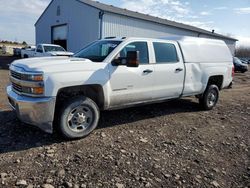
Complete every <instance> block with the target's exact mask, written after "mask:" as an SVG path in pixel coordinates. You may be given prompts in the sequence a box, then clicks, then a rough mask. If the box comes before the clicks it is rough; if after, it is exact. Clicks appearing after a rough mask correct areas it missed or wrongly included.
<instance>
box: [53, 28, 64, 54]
mask: <svg viewBox="0 0 250 188" xmlns="http://www.w3.org/2000/svg"><path fill="white" fill-rule="evenodd" d="M67 36H68V26H67V25H60V26H54V27H52V43H53V44H57V45H60V46H62V47H63V48H65V49H66V50H67Z"/></svg>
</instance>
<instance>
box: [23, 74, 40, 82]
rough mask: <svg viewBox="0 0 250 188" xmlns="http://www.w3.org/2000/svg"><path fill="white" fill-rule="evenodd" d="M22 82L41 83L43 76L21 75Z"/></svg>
mask: <svg viewBox="0 0 250 188" xmlns="http://www.w3.org/2000/svg"><path fill="white" fill-rule="evenodd" d="M22 80H27V81H43V75H42V74H23V77H22Z"/></svg>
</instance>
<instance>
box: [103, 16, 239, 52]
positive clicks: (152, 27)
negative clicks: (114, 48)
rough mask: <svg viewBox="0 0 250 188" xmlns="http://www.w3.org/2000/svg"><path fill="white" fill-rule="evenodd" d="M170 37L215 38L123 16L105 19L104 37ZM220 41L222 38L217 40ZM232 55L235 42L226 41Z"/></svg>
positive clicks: (106, 17) (105, 17)
mask: <svg viewBox="0 0 250 188" xmlns="http://www.w3.org/2000/svg"><path fill="white" fill-rule="evenodd" d="M108 36H119V37H152V38H154V37H157V38H160V37H169V36H192V37H198V36H199V37H205V38H215V37H213V36H209V35H199V33H198V32H194V31H188V30H184V29H179V28H176V27H171V26H166V25H161V24H158V23H153V22H149V21H144V20H140V19H136V18H131V17H126V16H123V15H118V14H112V13H105V14H104V17H103V37H108ZM215 39H220V40H223V39H221V38H215ZM224 41H225V42H226V44H227V45H228V47H229V49H230V51H231V52H232V54H234V51H235V41H232V40H224Z"/></svg>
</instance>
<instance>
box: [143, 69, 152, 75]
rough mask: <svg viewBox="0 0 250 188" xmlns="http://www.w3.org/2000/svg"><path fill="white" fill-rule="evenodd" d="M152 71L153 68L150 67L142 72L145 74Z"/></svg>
mask: <svg viewBox="0 0 250 188" xmlns="http://www.w3.org/2000/svg"><path fill="white" fill-rule="evenodd" d="M152 72H153V70H150V69H147V70H144V71H143V73H145V74H149V73H152Z"/></svg>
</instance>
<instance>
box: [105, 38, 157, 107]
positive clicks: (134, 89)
mask: <svg viewBox="0 0 250 188" xmlns="http://www.w3.org/2000/svg"><path fill="white" fill-rule="evenodd" d="M128 51H139V53H140V65H139V67H127V66H126V65H119V66H115V65H112V64H110V65H109V66H110V67H109V70H110V84H111V90H112V91H111V97H110V106H111V107H116V106H118V107H120V106H123V105H130V104H136V103H141V102H145V101H150V100H152V87H153V82H154V66H153V65H152V64H150V61H149V52H148V43H147V42H143V41H140V42H133V43H130V44H128V45H127V46H126V47H125V48H123V50H121V52H120V53H119V54H118V55H117V58H118V57H120V58H125V57H126V56H127V52H128Z"/></svg>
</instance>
